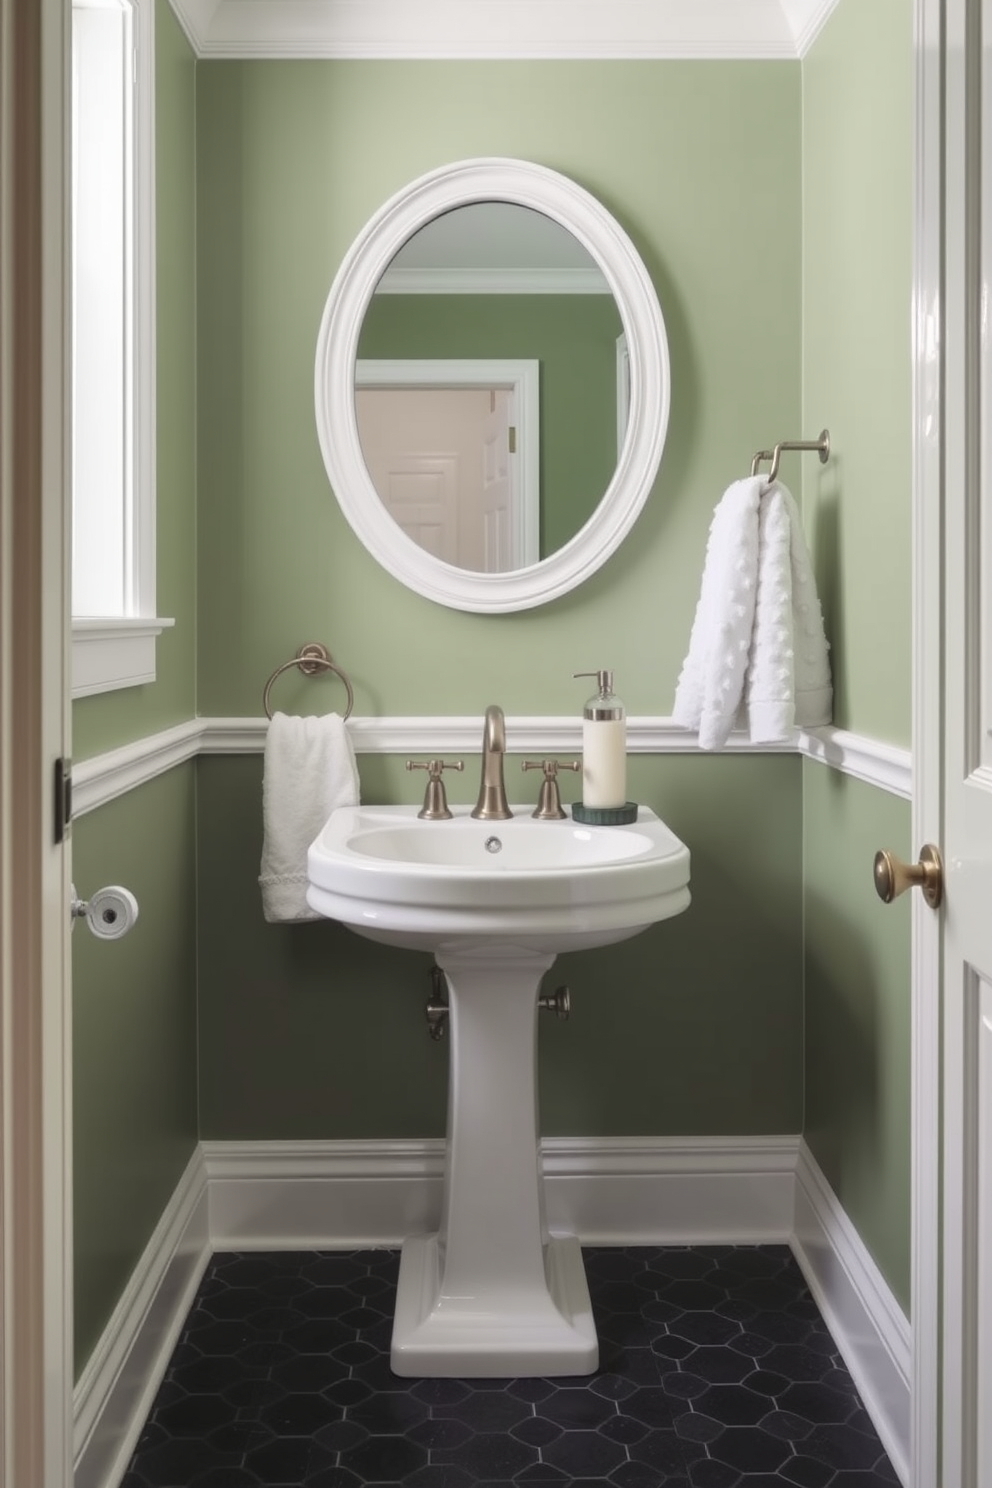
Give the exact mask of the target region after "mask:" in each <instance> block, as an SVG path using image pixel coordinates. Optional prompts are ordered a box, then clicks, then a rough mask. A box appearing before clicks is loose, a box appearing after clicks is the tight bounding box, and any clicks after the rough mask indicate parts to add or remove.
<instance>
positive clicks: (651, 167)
mask: <svg viewBox="0 0 992 1488" xmlns="http://www.w3.org/2000/svg"><path fill="white" fill-rule="evenodd" d="M800 101H801V100H800V72H799V66H798V64H796V65H790V64H781V63H776V64H765V63H723V62H719V63H715V62H707V63H676V64H668V63H635V64H628V63H614V62H598V63H594V64H586V63H581V62H568V63H555V62H547V63H544V62H542V63H532V64H518V63H511V62H501V63H494V64H489V63H473V62H469V63H465V62H459V63H419V62H403V63H392V62H344V63H337V62H314V63H305V62H292V63H281V62H277V61H266V62H259V63H252V62H241V63H239V62H211V61H206V62H201V63H200V64H199V66H198V70H197V167H198V169H197V188H198V198H197V201H198V206H197V231H198V260H197V265H198V295H199V317H198V323H199V331H200V337H199V361H198V373H197V381H198V396H199V446H198V449H199V465H198V476H199V613H200V616H201V624H200V629H199V651H198V656H199V676H198V701H199V710H200V712H201V713H203V714H207V715H218V714H233V715H244V714H249V715H257V714H258V712H259V711H260V700H261V692H262V687H263V684H264V682H265V679H266V677H267V676H268V674H269V673H270V671H271V670H272V669H273V667H275V666H276V665H277V664H279V663H280V662H282V661H284V660H286V659H287V658H289V657H290V656H291V655H292V654H293V653H294V652H295V650H296V649H297V647H298V646H299V645H300V644H301V642H302V641H304V640H309V639H319V640H322V641H324V642H325V643H326V644H328V645H329V646H330V648H331V650H332V652H333V654H334V656H335V658H336V659H337V660H339V661H340V662H341V664H342V665H343V666H344V667H345V668H346V669H347V670H348V672H349V674H350V675H351V677H352V679H353V681H354V685H355V708H356V712H357V713H358V714H370V715H380V716H381V715H391V714H395V715H402V714H422V715H423V714H426V715H433V714H436V715H446V714H471V713H477V714H478V715H479V718H480V733H481V715H482V711H483V709H484V707H485V705H486V704H487V703H488V702H490V701H493V700H497V701H499V702H500V703H502V705H503V707H504V708H505V710H506V712H507V714H508V715H509V716H510V717H511V718H512V716H513V715H514V714H527V713H536V714H547V713H563V714H572V715H574V716H576V717H577V716H578V714H579V711H580V708H581V705H582V702H583V700H584V698H585V695H586V693H585V691H584V690H583V689H584V688H585V684H580V683H576V682H574V681H573V680H572V677H571V674H572V673H573V672H575V671H579V670H585V669H588V668H591V667H601V666H612V667H614V668H615V669H616V673H617V687H618V690H619V691H620V693H621V695H622V696H623V697H624V698H625V700H626V702H627V705H628V707H629V709H630V711H631V712H632V713H634V714H666V713H668V712H669V711H670V709H671V705H672V699H673V695H674V688H675V681H676V678H677V675H678V670H679V667H680V665H681V661H682V659H683V656H684V653H685V648H686V643H687V640H688V635H689V629H690V625H691V621H692V616H693V613H694V609H695V604H696V600H697V597H698V589H699V579H700V573H701V568H702V560H703V553H704V549H705V542H706V535H707V530H708V526H709V522H710V518H711V516H712V511H713V507H714V505H715V503H716V501H717V500H718V499H719V496H720V495H721V493H722V491H723V490H724V488H725V487H726V485H727V483H728V481H729V480H730V479H732V478H733V477H735V476H737V475H739V474H741V473H742V472H746V470H747V468H748V464H749V461H750V457H751V454H752V453H753V451H754V450H755V449H756V448H758V447H759V446H763V445H766V444H767V443H768V442H769V441H770V440H773V439H775V438H779V437H783V436H784V435H786V434H787V433H788V432H789V431H790V430H792V429H794V428H795V427H797V424H798V420H799V416H800V406H799V392H800V366H801V348H800V334H799V332H800V307H801V294H800V270H801V243H800V164H801V144H800V130H799V123H800ZM493 154H501V155H517V156H521V157H524V158H527V159H532V160H536V161H538V162H540V163H542V164H544V165H547V166H551V167H553V168H555V169H558V170H561V171H563V172H564V173H565V174H567V175H569V176H571V177H572V178H574V179H575V180H577V181H578V182H579V183H580V184H582V185H583V186H585V187H586V188H587V189H589V190H590V191H592V192H593V193H594V194H595V195H596V196H597V197H598V198H599V199H600V200H601V201H603V203H604V204H605V205H606V207H607V208H608V209H609V210H610V211H611V212H613V213H614V215H615V216H616V217H617V218H618V219H619V221H620V222H621V223H622V224H623V225H624V227H625V228H626V229H627V230H628V232H629V233H630V235H631V236H632V238H633V240H634V242H635V243H636V245H637V246H638V248H639V250H640V252H641V254H642V256H643V258H644V260H645V262H646V264H647V266H648V269H649V271H650V273H651V274H652V277H653V279H654V282H655V285H656V287H657V290H658V294H659V298H660V300H661V304H662V307H663V310H664V313H665V317H666V322H667V326H668V333H669V339H670V350H671V361H672V410H671V422H670V427H669V437H668V444H667V447H666V452H665V458H664V461H663V464H662V468H661V473H660V476H659V479H658V481H657V484H656V487H655V490H654V492H653V495H652V497H651V499H650V501H649V503H648V506H647V508H646V510H645V512H644V513H643V514H642V516H641V518H640V519H639V521H638V524H637V527H636V529H635V532H634V534H633V537H632V538H631V539H630V540H629V541H628V542H626V543H625V544H624V545H623V546H622V547H621V549H620V551H619V552H618V554H617V555H615V556H614V557H613V558H612V559H611V560H610V562H609V563H608V564H607V565H606V566H605V567H604V568H603V569H602V570H601V571H600V573H599V574H597V575H596V576H595V577H594V578H593V579H592V580H590V581H589V582H588V583H586V584H584V585H583V586H582V588H581V589H580V590H578V591H576V592H575V593H574V594H572V595H569V596H567V597H565V598H564V599H562V600H559V601H558V602H556V603H554V604H552V605H549V606H546V607H544V608H541V609H539V610H535V611H530V612H526V613H523V614H518V615H509V616H498V617H493V616H478V615H468V614H461V613H457V612H454V611H450V610H447V609H445V608H442V607H439V606H437V605H434V604H431V603H429V602H428V601H426V600H423V599H421V598H419V597H418V596H416V595H414V594H411V593H409V592H408V591H406V590H405V589H403V588H401V587H400V586H399V585H398V584H396V583H395V581H393V580H392V579H391V578H390V577H389V576H388V575H387V574H385V573H384V572H383V570H382V569H381V568H379V566H378V565H377V564H376V563H374V562H373V560H372V559H371V558H370V557H369V556H368V555H367V554H366V553H365V551H364V549H363V548H362V547H361V546H360V545H359V543H358V541H357V539H356V538H355V537H354V536H353V535H352V533H351V530H350V528H349V527H348V526H347V524H346V523H345V521H344V518H343V517H342V515H341V513H340V511H339V509H338V507H337V505H336V503H335V501H334V499H333V496H332V493H331V491H330V489H329V486H328V482H327V478H326V475H325V473H324V470H323V466H322V463H321V459H320V454H319V450H318V446H317V439H316V433H315V425H314V413H313V362H314V350H315V342H316V335H317V328H318V324H319V321H320V317H321V313H322V310H323V306H324V302H325V299H326V296H327V292H328V289H329V287H330V283H331V280H332V278H333V275H334V273H335V271H336V269H337V267H338V264H339V262H340V260H341V257H342V255H343V253H344V252H345V251H346V249H347V248H348V246H349V245H350V243H351V241H352V239H353V237H354V236H355V234H356V233H357V231H358V230H359V228H360V227H361V226H362V225H363V224H364V222H365V221H366V220H367V219H368V217H369V216H370V215H371V213H372V212H373V211H374V210H375V209H376V208H377V207H378V206H379V205H380V204H381V203H382V202H383V201H384V200H385V199H386V198H387V197H389V196H390V195H391V194H392V193H393V192H394V191H396V190H397V189H398V188H399V187H400V186H401V185H402V184H404V183H405V182H407V181H409V180H410V179H411V178H412V177H414V176H416V175H418V174H420V173H422V172H424V171H426V170H428V169H430V168H433V167H435V166H437V165H439V164H441V163H443V162H445V161H450V160H453V159H458V158H464V157H468V156H473V155H493ZM745 221H746V223H747V231H746V232H742V231H741V224H742V223H743V222H745ZM611 407H612V400H611ZM279 686H280V691H279V694H278V697H277V699H275V702H276V706H280V707H283V708H286V709H287V710H294V709H303V710H306V709H308V708H309V709H314V710H320V709H322V708H324V707H327V706H329V704H328V703H327V701H326V699H327V698H328V697H333V696H334V693H333V692H331V691H330V690H329V689H330V684H327V683H325V684H323V685H322V684H321V683H318V682H306V681H304V680H303V679H300V678H297V677H292V678H286V677H284V678H282V679H280V684H279ZM510 748H511V751H512V748H513V740H512V730H511V735H510ZM474 768H475V761H473V760H469V761H467V770H466V775H465V776H464V777H462V778H461V781H460V783H459V782H458V781H456V782H455V784H454V785H453V786H452V787H450V789H451V791H452V795H453V797H454V798H455V799H469V798H470V797H473V796H474V787H473V785H472V782H471V778H470V777H471V776H472V774H473V771H474ZM511 769H512V762H511ZM260 770H261V762H260V760H258V759H257V758H255V759H238V760H235V759H207V758H204V759H203V760H201V761H200V780H201V790H200V794H199V813H200V815H199V834H198V837H199V852H200V864H199V885H200V888H199V893H200V900H199V911H200V912H199V935H198V953H199V1009H200V1031H201V1045H200V1058H201V1083H200V1096H201V1134H202V1135H203V1136H204V1137H207V1138H236V1137H244V1138H250V1137H279V1136H284V1137H331V1136H338V1137H343V1136H369V1137H371V1136H377V1135H379V1136H383V1135H389V1136H424V1135H430V1134H431V1133H437V1132H440V1131H441V1130H442V1127H443V1112H444V1103H445V1102H444V1088H443V1074H444V1064H445V1050H444V1049H443V1048H439V1047H435V1046H433V1045H432V1044H431V1043H430V1040H429V1039H428V1038H427V1036H426V1033H425V1031H424V1025H423V1002H424V1000H425V998H426V994H427V990H428V989H427V985H426V972H425V967H426V965H427V960H426V958H423V957H416V956H412V955H400V954H398V953H390V952H389V951H388V950H386V949H384V948H382V947H376V946H373V945H371V944H365V943H363V942H361V941H359V940H357V939H356V938H355V937H353V936H349V934H348V932H346V931H345V930H343V929H342V928H341V927H339V926H335V925H332V924H316V925H305V926H302V927H299V926H289V927H287V926H268V925H266V924H265V923H264V922H263V920H262V916H261V907H260V902H259V893H258V885H257V881H256V879H257V872H258V861H259V853H260V847H261V835H260V834H261V812H260ZM361 773H362V779H363V793H364V795H365V798H366V799H376V798H379V799H382V798H383V797H384V796H386V795H387V794H388V796H389V797H391V798H393V799H396V798H397V797H401V796H405V797H406V798H407V799H413V798H414V794H415V792H416V789H417V787H416V784H415V782H414V781H413V780H412V778H411V777H409V776H407V775H406V774H405V773H404V772H403V770H402V761H401V760H383V759H376V758H366V759H363V760H362V761H361ZM800 778H801V771H800V767H799V761H798V760H797V759H795V758H784V757H768V758H758V757H749V758H741V757H735V758H729V759H723V758H674V757H671V756H668V757H663V758H656V759H644V760H636V761H634V766H633V768H632V771H631V789H632V790H633V791H635V792H637V794H638V795H639V797H640V799H641V800H643V801H644V802H645V803H646V804H650V805H653V806H655V807H656V808H657V809H658V810H660V811H661V812H662V813H663V814H664V815H665V816H666V818H667V819H669V820H670V821H671V822H672V824H673V826H674V827H675V829H676V831H681V832H682V834H683V836H684V837H685V840H686V841H687V842H688V843H689V844H690V845H691V848H692V852H693V893H694V902H693V906H692V908H691V910H690V911H689V912H688V913H687V914H686V915H685V916H683V917H682V918H681V919H680V920H678V921H676V922H673V923H672V924H670V925H663V926H660V927H658V928H657V929H655V930H653V931H652V932H650V933H649V934H647V935H644V936H642V937H640V938H638V939H636V940H634V941H632V942H630V943H629V944H627V945H624V946H620V947H616V948H612V949H610V950H609V951H604V952H602V953H599V954H590V955H589V956H583V957H581V958H578V957H577V958H562V962H561V965H560V967H559V968H558V970H559V971H560V973H561V976H562V979H564V978H566V977H567V978H568V980H570V981H571V982H572V984H573V990H574V991H575V992H576V1012H575V1014H573V1018H572V1020H571V1022H570V1023H569V1024H568V1025H566V1026H562V1027H558V1026H550V1027H546V1028H545V1029H544V1030H543V1032H542V1041H541V1042H542V1052H541V1061H542V1063H541V1081H542V1094H541V1099H542V1122H543V1125H544V1129H545V1130H546V1131H558V1132H571V1133H573V1134H580V1133H586V1134H597V1133H600V1134H602V1133H615V1134H619V1133H632V1132H634V1133H653V1134H656V1133H659V1132H666V1131H671V1132H720V1133H734V1132H741V1133H746V1132H768V1131H794V1130H797V1129H798V1126H799V1123H800V1120H801V1079H800V1072H801V1067H802V1049H801V940H800V937H801V915H800V910H799V905H800V891H801V880H800V855H801V837H800V833H801V818H800V800H799V791H800ZM516 793H517V794H522V792H516ZM745 845H746V852H745ZM235 1033H236V1036H235Z"/></svg>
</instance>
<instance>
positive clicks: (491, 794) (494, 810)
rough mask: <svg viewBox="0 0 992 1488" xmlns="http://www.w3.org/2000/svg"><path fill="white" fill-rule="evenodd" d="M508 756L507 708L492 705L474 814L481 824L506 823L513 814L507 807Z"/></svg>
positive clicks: (486, 730) (484, 728) (484, 742)
mask: <svg viewBox="0 0 992 1488" xmlns="http://www.w3.org/2000/svg"><path fill="white" fill-rule="evenodd" d="M505 754H506V720H505V719H504V717H503V709H502V708H501V707H500V706H499V705H498V704H497V703H490V704H489V707H488V708H487V709H486V720H485V723H484V724H483V728H482V780H481V783H480V785H479V799H478V800H477V801H476V803H475V809H474V810H473V812H472V815H473V816H474V817H477V818H478V819H479V820H480V821H506V820H507V819H508V818H509V817H511V816H512V815H513V812H512V811H511V810H510V808H509V806H508V805H507V800H506V786H505V785H504V783H503V756H504V755H505Z"/></svg>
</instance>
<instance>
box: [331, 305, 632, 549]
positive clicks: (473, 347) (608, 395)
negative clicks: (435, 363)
mask: <svg viewBox="0 0 992 1488" xmlns="http://www.w3.org/2000/svg"><path fill="white" fill-rule="evenodd" d="M622 330H623V324H622V322H621V320H620V316H619V312H618V311H617V307H616V302H615V301H614V299H613V297H612V296H611V295H506V294H500V295H393V294H389V295H376V296H374V297H373V299H372V303H371V304H370V306H369V308H368V311H367V313H366V315H365V319H364V321H363V322H362V333H361V336H360V338H359V343H358V355H359V356H360V357H369V358H377V357H384V358H394V357H395V358H402V357H441V358H464V357H487V358H493V357H508V358H512V359H514V360H517V361H523V360H526V359H528V358H531V359H534V360H536V361H538V362H539V363H540V416H539V430H540V444H539V449H540V484H541V556H542V557H546V556H547V555H548V553H554V552H557V550H558V549H559V548H560V547H561V546H562V545H563V544H564V543H566V542H568V541H569V539H570V538H572V537H574V536H575V534H576V533H577V532H578V530H579V528H580V527H582V526H583V525H584V524H585V523H586V522H587V521H588V519H589V518H590V517H591V516H592V514H593V512H594V511H595V509H596V507H597V506H598V505H599V500H600V497H601V496H602V495H603V492H604V491H605V490H606V488H607V486H608V485H609V483H610V481H611V480H612V478H613V472H614V470H615V468H616V463H617V461H616V456H617V414H616V386H617V346H616V343H617V337H618V336H619V335H620V333H621V331H622Z"/></svg>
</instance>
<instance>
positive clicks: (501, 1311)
mask: <svg viewBox="0 0 992 1488" xmlns="http://www.w3.org/2000/svg"><path fill="white" fill-rule="evenodd" d="M436 959H437V963H438V965H439V966H440V967H441V969H442V970H443V971H444V973H445V976H446V977H447V981H448V1001H449V1014H448V1025H449V1026H448V1032H449V1039H450V1047H451V1055H450V1058H451V1064H450V1074H449V1082H450V1083H449V1094H448V1136H447V1152H446V1164H445V1175H444V1201H443V1212H442V1220H441V1229H440V1231H439V1233H438V1234H436V1235H416V1236H412V1237H411V1238H409V1239H407V1240H406V1241H405V1243H404V1245H403V1252H402V1258H401V1261H400V1275H399V1287H398V1292H397V1302H396V1315H395V1320H394V1323H393V1341H392V1354H391V1363H392V1367H393V1370H394V1371H395V1373H397V1374H400V1375H426V1376H449V1377H450V1376H456V1377H457V1376H463V1377H480V1376H482V1377H485V1376H493V1377H497V1376H504V1377H512V1376H518V1375H523V1376H526V1375H567V1374H591V1373H592V1372H593V1371H594V1370H595V1369H596V1367H597V1364H598V1362H599V1344H598V1340H597V1338H596V1330H595V1326H594V1324H593V1318H592V1307H591V1305H590V1301H589V1288H588V1285H587V1283H586V1276H585V1270H584V1267H583V1264H582V1253H581V1250H580V1248H579V1242H578V1240H576V1239H575V1238H574V1236H564V1237H557V1236H556V1237H554V1238H551V1237H549V1236H548V1233H547V1226H546V1223H545V1216H544V1188H543V1180H542V1176H541V1165H540V1151H539V1138H538V1121H537V1058H536V1056H537V997H538V991H539V989H540V985H541V978H542V977H543V975H544V973H545V972H546V971H547V970H548V968H549V967H550V966H551V964H552V963H553V961H554V959H555V958H554V956H553V955H542V954H538V953H536V952H534V951H530V950H528V949H525V948H520V947H517V946H514V945H513V944H512V942H509V943H507V942H506V941H500V942H490V943H487V944H486V945H484V946H483V945H480V946H478V947H475V948H472V949H469V950H459V951H457V952H450V953H449V952H445V951H444V950H443V949H442V950H441V951H439V952H438V953H437V957H436Z"/></svg>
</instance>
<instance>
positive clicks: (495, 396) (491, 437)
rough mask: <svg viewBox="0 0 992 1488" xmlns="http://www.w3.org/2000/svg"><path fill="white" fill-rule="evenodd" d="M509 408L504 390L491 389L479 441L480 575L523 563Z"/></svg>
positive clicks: (509, 403) (514, 431)
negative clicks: (517, 528)
mask: <svg viewBox="0 0 992 1488" xmlns="http://www.w3.org/2000/svg"><path fill="white" fill-rule="evenodd" d="M512 406H513V399H512V394H511V393H510V391H509V390H508V389H507V388H493V390H492V392H491V393H490V394H489V412H488V414H487V415H486V418H485V421H484V426H483V439H482V555H483V556H482V572H483V573H508V572H509V570H510V569H512V568H519V566H520V564H521V561H522V559H521V557H520V556H519V552H518V549H519V542H518V534H517V532H516V531H515V530H514V520H513V507H514V503H513V488H514V469H515V466H516V443H515V440H516V430H515V428H514V426H513V423H512V421H511V420H512Z"/></svg>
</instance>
